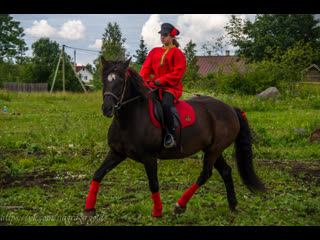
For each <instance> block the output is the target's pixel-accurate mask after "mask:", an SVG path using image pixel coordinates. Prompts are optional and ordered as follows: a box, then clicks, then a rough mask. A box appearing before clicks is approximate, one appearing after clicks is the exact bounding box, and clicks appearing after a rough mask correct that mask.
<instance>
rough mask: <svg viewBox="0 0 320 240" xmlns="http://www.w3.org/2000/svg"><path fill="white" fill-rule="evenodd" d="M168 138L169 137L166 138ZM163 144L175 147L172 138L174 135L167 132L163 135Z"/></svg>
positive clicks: (166, 146)
mask: <svg viewBox="0 0 320 240" xmlns="http://www.w3.org/2000/svg"><path fill="white" fill-rule="evenodd" d="M168 138H170V139H168ZM163 145H164V147H165V148H171V147H175V146H176V141H175V139H174V137H173V136H172V135H171V134H170V133H168V134H167V135H166V136H165V137H164V142H163Z"/></svg>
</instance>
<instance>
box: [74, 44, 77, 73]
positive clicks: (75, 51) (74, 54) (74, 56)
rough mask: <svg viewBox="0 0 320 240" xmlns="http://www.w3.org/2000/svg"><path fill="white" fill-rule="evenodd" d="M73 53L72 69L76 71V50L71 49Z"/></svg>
mask: <svg viewBox="0 0 320 240" xmlns="http://www.w3.org/2000/svg"><path fill="white" fill-rule="evenodd" d="M73 55H74V71H75V72H76V71H77V61H76V50H75V49H74V50H73Z"/></svg>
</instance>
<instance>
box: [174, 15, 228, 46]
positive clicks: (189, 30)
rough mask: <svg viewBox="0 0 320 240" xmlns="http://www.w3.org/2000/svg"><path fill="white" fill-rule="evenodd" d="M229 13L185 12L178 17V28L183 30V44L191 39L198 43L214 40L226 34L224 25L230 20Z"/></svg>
mask: <svg viewBox="0 0 320 240" xmlns="http://www.w3.org/2000/svg"><path fill="white" fill-rule="evenodd" d="M229 16H230V15H228V14H185V15H181V16H179V17H178V19H177V28H178V29H179V30H180V32H181V40H180V42H181V45H183V46H185V45H186V44H187V43H188V42H189V41H190V40H192V41H193V42H195V43H196V44H199V45H201V44H203V43H205V42H207V41H212V39H213V38H214V39H216V38H217V37H220V36H222V35H224V34H225V30H224V26H225V25H226V24H227V23H228V21H229Z"/></svg>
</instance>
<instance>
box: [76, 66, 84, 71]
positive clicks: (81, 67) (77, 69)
mask: <svg viewBox="0 0 320 240" xmlns="http://www.w3.org/2000/svg"><path fill="white" fill-rule="evenodd" d="M83 68H85V66H76V72H79V71H80V70H82V69H83Z"/></svg>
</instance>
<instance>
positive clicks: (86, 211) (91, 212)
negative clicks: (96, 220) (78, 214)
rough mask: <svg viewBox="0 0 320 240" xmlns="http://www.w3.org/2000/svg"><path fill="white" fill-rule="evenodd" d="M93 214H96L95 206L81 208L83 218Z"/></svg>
mask: <svg viewBox="0 0 320 240" xmlns="http://www.w3.org/2000/svg"><path fill="white" fill-rule="evenodd" d="M94 216H96V209H95V208H92V209H84V210H83V218H84V219H87V218H90V217H94Z"/></svg>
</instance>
